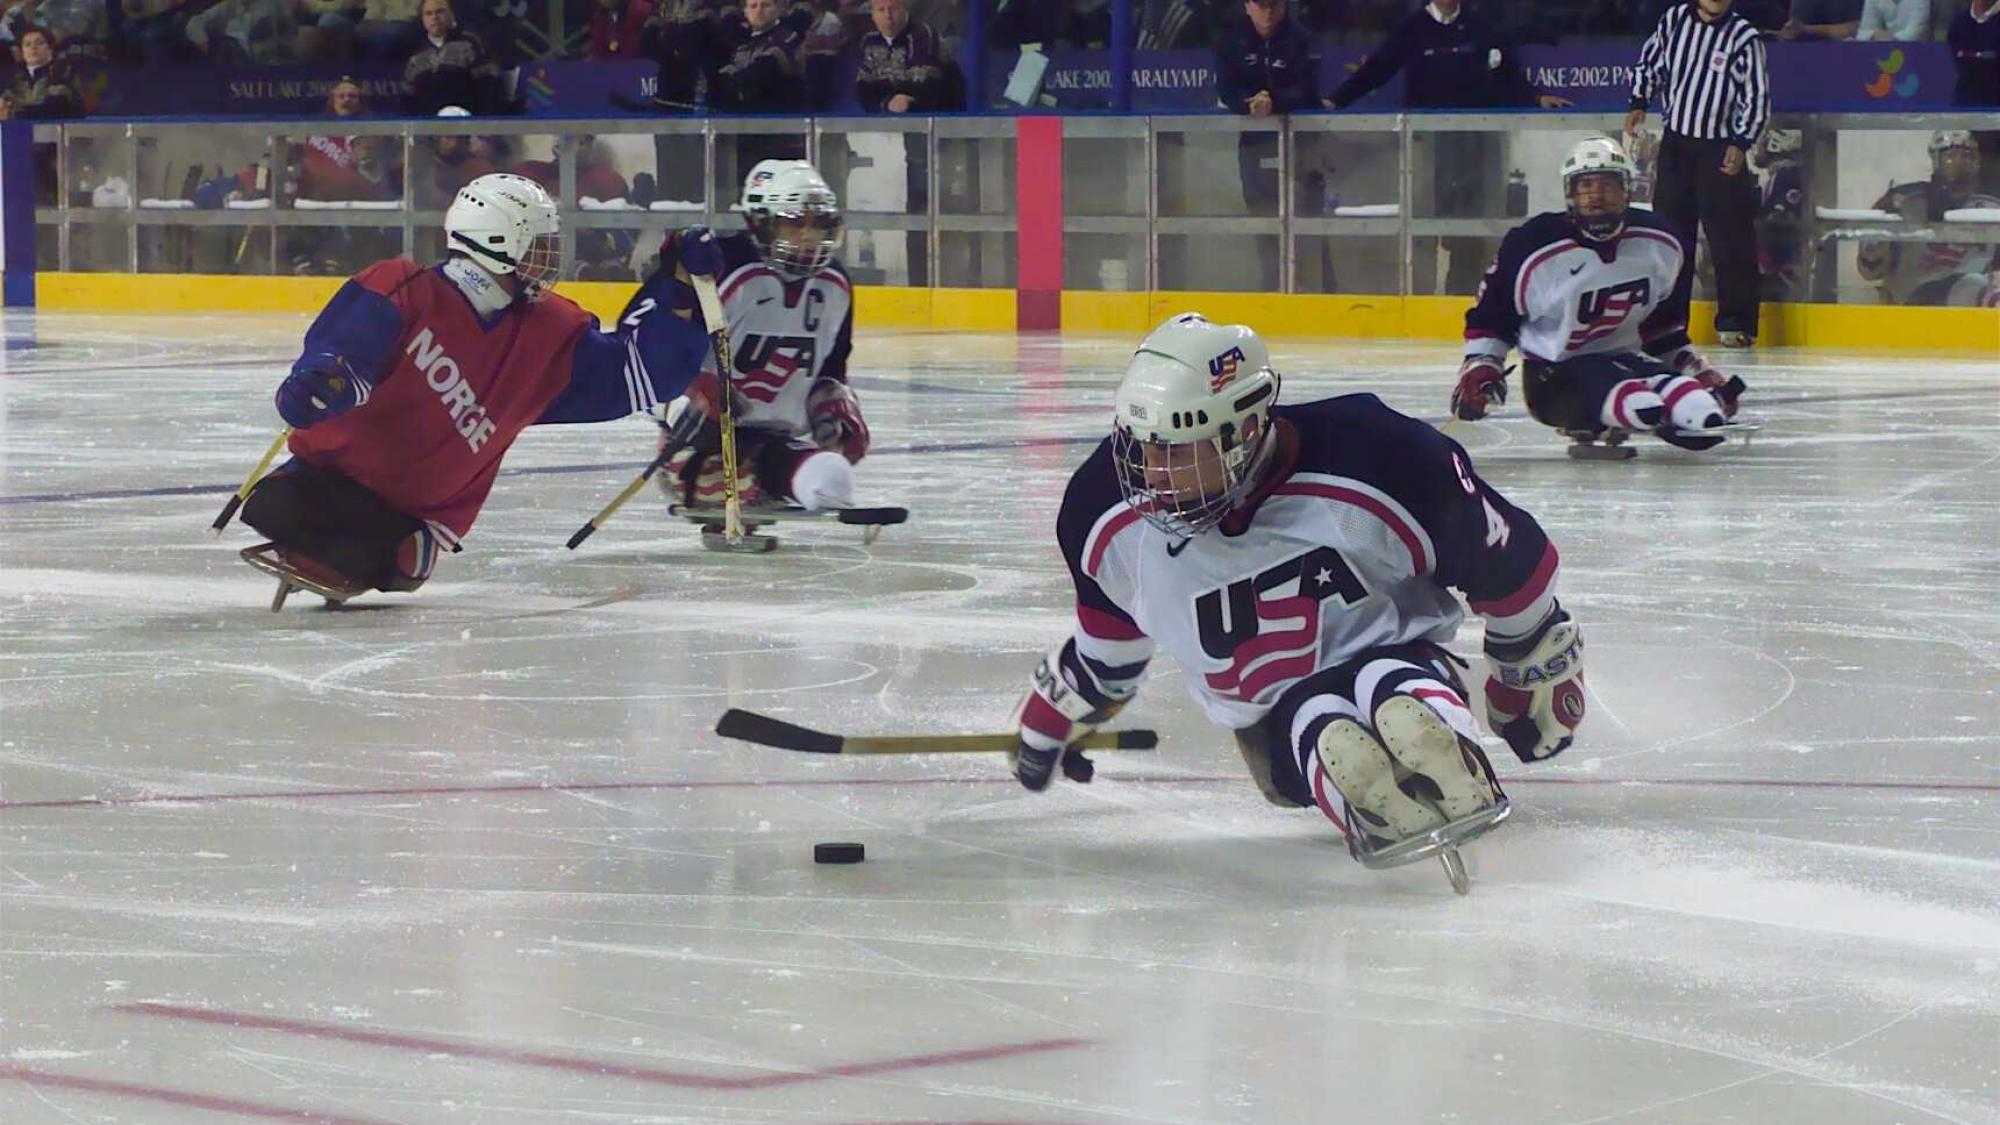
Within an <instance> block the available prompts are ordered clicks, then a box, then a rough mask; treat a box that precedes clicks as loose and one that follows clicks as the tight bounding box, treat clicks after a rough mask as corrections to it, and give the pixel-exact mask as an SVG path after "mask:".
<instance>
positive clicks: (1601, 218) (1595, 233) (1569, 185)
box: [1563, 168, 1632, 239]
mask: <svg viewBox="0 0 2000 1125" xmlns="http://www.w3.org/2000/svg"><path fill="white" fill-rule="evenodd" d="M1585 176H1615V177H1617V180H1618V183H1619V185H1620V186H1621V187H1623V188H1624V189H1625V196H1626V204H1625V206H1624V207H1620V208H1618V209H1617V210H1615V211H1611V212H1608V213H1606V214H1603V215H1586V214H1584V213H1583V212H1582V211H1580V210H1578V209H1577V206H1576V182H1577V181H1578V180H1581V179H1582V178H1584V177H1585ZM1631 196H1632V178H1631V177H1630V176H1627V175H1626V174H1625V172H1624V171H1623V170H1622V169H1619V168H1580V169H1578V170H1576V171H1574V172H1571V173H1570V174H1569V175H1567V176H1564V177H1563V202H1564V203H1565V204H1566V205H1567V206H1568V209H1569V217H1570V219H1571V220H1573V221H1574V222H1575V223H1576V227H1577V229H1578V230H1580V231H1582V232H1583V233H1584V234H1586V235H1588V236H1590V237H1591V238H1595V239H1606V238H1610V237H1611V236H1612V235H1614V234H1617V233H1618V231H1619V229H1620V228H1622V227H1623V226H1624V225H1625V212H1626V211H1627V210H1628V209H1629V208H1630V207H1631Z"/></svg>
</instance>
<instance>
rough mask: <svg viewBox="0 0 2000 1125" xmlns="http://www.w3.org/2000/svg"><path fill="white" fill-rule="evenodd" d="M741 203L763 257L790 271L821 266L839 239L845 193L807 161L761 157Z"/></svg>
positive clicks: (745, 183) (830, 257)
mask: <svg viewBox="0 0 2000 1125" xmlns="http://www.w3.org/2000/svg"><path fill="white" fill-rule="evenodd" d="M736 209H737V210H739V211H741V212H743V219H744V222H745V223H747V224H748V225H749V227H750V237H751V238H752V239H753V240H755V241H756V243H757V249H758V251H759V252H760V253H762V254H763V255H764V260H765V261H767V262H770V263H771V264H772V265H774V266H776V267H777V268H778V272H780V273H782V274H785V275H787V276H789V277H807V276H810V275H812V274H813V273H816V272H818V271H819V269H820V268H821V267H823V266H825V265H826V264H827V263H828V262H830V261H832V260H833V252H834V250H835V249H836V248H837V247H838V246H839V245H840V197H839V196H837V195H835V194H834V192H833V188H831V187H830V186H828V185H827V182H826V179H825V178H824V177H822V176H821V175H820V174H819V170H818V169H817V168H814V167H813V166H812V165H811V164H810V163H809V162H807V161H804V160H759V161H758V162H757V164H756V166H755V167H753V168H751V169H750V174H749V175H748V176H745V177H744V178H743V198H742V200H741V201H740V202H738V203H737V205H736Z"/></svg>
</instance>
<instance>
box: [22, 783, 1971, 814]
mask: <svg viewBox="0 0 2000 1125" xmlns="http://www.w3.org/2000/svg"><path fill="white" fill-rule="evenodd" d="M1105 776H1106V778H1108V779H1110V780H1112V781H1115V782H1117V783H1118V784H1120V785H1225V784H1226V785H1239V784H1242V783H1243V782H1244V781H1245V780H1247V779H1246V778H1244V777H1234V776H1229V775H1187V776H1175V775H1172V774H1133V775H1128V776H1117V775H1113V774H1106V775H1105ZM1500 780H1501V781H1502V782H1503V783H1505V784H1507V785H1576V786H1593V787H1599V788H1614V789H1615V788H1617V787H1618V786H1621V785H1626V786H1638V787H1645V788H1655V789H1657V788H1673V787H1675V786H1684V787H1687V788H1692V789H1853V790H1886V791H1911V792H1925V791H1944V792H1958V793H2000V782H1990V781H1814V780H1810V779H1802V780H1798V781H1787V780H1785V779H1783V778H1776V777H1736V778H1730V777H1690V778H1679V779H1676V778H1665V777H1628V778H1616V777H1503V778H1501V779H1500ZM1013 784H1016V783H1015V781H1014V779H1013V778H1011V777H1007V776H1005V775H1002V776H999V777H994V776H980V777H911V778H888V777H847V778H836V777H822V778H794V779H791V780H786V781H665V780H662V781H579V782H552V783H548V784H536V783H531V782H530V783H521V784H514V785H409V786H396V787H383V788H376V789H270V790H264V791H258V792H248V793H181V794H155V795H143V794H142V795H140V796H136V797H70V798H64V799H61V800H52V801H0V813H8V812H20V811H25V810H28V809H109V808H125V807H129V806H132V805H216V804H222V803H224V802H227V801H325V800H353V799H360V798H367V797H492V796H507V795H509V794H520V793H612V792H617V791H619V790H639V791H644V790H658V789H679V790H699V789H766V790H768V789H802V788H819V787H827V786H831V787H835V788H842V789H845V788H858V787H863V786H879V785H887V786H898V787H900V786H916V785H1013Z"/></svg>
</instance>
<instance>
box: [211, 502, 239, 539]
mask: <svg viewBox="0 0 2000 1125" xmlns="http://www.w3.org/2000/svg"><path fill="white" fill-rule="evenodd" d="M242 506H243V497H242V496H241V495H236V496H231V497H230V498H229V503H227V504H224V505H223V506H222V514H221V515H219V516H217V517H215V522H214V523H212V524H209V525H208V526H209V527H210V528H212V529H214V530H216V531H221V530H222V529H223V528H225V527H228V526H229V521H230V519H231V518H233V517H234V516H235V515H236V509H238V508H241V507H242Z"/></svg>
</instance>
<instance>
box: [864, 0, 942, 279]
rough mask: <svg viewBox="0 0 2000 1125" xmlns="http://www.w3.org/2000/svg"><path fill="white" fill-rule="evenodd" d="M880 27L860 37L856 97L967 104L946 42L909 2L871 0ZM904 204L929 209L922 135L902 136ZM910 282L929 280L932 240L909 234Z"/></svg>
mask: <svg viewBox="0 0 2000 1125" xmlns="http://www.w3.org/2000/svg"><path fill="white" fill-rule="evenodd" d="M868 16H869V20H870V21H871V22H872V23H873V24H874V25H875V26H874V27H873V28H872V29H870V30H869V32H868V33H867V34H866V35H863V36H862V37H861V68H860V70H859V72H858V73H857V74H856V76H855V80H854V96H855V99H856V100H857V101H859V102H860V103H861V109H862V111H863V112H866V113H936V112H939V111H940V110H958V109H963V108H965V102H964V98H963V95H962V94H961V93H960V92H959V91H958V90H957V89H956V83H955V81H954V79H955V77H956V73H957V72H956V71H955V70H954V69H953V67H952V64H951V60H950V58H949V57H947V56H946V54H945V50H944V44H943V42H942V41H941V40H940V39H939V38H938V34H937V32H935V31H932V30H931V29H930V27H929V25H927V24H923V23H920V22H918V21H916V20H913V19H911V18H910V8H909V4H908V2H907V0H869V5H868ZM903 172H904V207H905V210H906V211H907V213H909V214H912V215H921V214H928V213H929V211H930V153H929V150H928V149H927V148H926V142H925V138H924V135H923V134H922V133H905V134H903ZM905 245H906V247H907V256H906V257H905V259H904V260H905V261H906V262H907V263H908V265H909V284H911V285H928V284H930V281H929V278H930V261H929V259H928V257H927V255H928V254H929V238H928V236H927V235H926V234H925V232H923V231H920V230H913V231H909V232H907V236H906V239H905Z"/></svg>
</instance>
